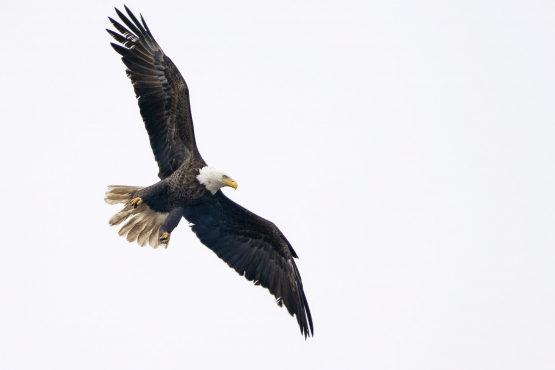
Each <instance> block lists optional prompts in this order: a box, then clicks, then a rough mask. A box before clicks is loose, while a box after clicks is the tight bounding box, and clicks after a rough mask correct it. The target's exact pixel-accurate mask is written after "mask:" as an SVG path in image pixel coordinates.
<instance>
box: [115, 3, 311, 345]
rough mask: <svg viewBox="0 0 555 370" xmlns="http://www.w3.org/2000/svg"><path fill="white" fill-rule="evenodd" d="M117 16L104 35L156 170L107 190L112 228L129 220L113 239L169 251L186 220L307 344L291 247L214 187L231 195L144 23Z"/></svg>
mask: <svg viewBox="0 0 555 370" xmlns="http://www.w3.org/2000/svg"><path fill="white" fill-rule="evenodd" d="M125 10H126V12H127V14H128V16H129V18H131V20H129V18H127V17H126V16H125V15H124V14H123V13H121V12H120V11H119V10H118V9H116V13H117V15H118V16H119V18H120V19H121V21H122V22H123V23H124V24H125V25H126V26H127V27H128V28H126V27H124V26H123V25H121V24H120V23H118V22H116V21H115V20H113V19H112V18H110V17H108V18H109V19H110V22H111V23H112V25H113V26H114V27H115V29H116V30H117V31H118V32H119V33H116V32H114V31H111V30H107V31H108V33H109V34H110V35H111V36H112V37H113V38H114V39H115V40H116V41H117V42H118V43H120V44H122V45H123V46H120V45H117V44H114V43H112V44H111V45H112V47H113V48H114V50H115V51H116V52H118V53H119V54H120V55H121V56H122V58H121V59H122V61H123V63H124V64H125V65H126V66H127V69H126V72H127V77H129V78H130V79H131V82H132V83H133V88H134V90H135V95H136V96H137V99H138V103H139V108H140V111H141V116H142V117H143V121H144V124H145V128H146V130H147V132H148V136H149V139H150V146H151V148H152V151H153V152H154V158H155V159H156V162H157V163H158V168H159V172H158V177H159V178H160V181H159V182H157V183H156V184H154V185H151V186H148V187H138V186H119V185H113V186H109V187H108V190H107V192H106V198H105V201H106V203H108V204H123V205H124V207H123V209H122V210H121V211H120V212H118V213H117V214H115V215H114V216H113V217H112V218H111V219H110V225H119V224H121V223H123V222H124V221H126V220H127V223H125V225H124V226H123V227H122V228H121V229H120V231H119V235H120V236H126V237H127V240H128V241H129V242H134V241H137V243H138V244H139V245H141V246H144V245H146V244H147V243H148V244H150V246H152V247H153V248H158V247H164V248H167V247H168V244H169V242H170V235H171V233H172V231H173V230H174V229H175V227H177V225H178V224H179V221H180V220H181V218H182V217H184V218H185V219H186V220H187V221H188V222H189V223H190V226H191V230H192V231H193V232H194V233H195V234H196V235H197V237H198V238H199V239H200V241H201V242H202V243H203V244H204V245H206V246H207V247H208V248H210V249H211V250H212V251H213V252H214V253H216V255H218V257H220V258H221V259H222V260H223V261H225V262H226V263H227V264H228V265H229V266H230V267H231V268H233V269H235V271H237V272H238V273H239V275H244V276H245V277H246V278H247V279H248V280H250V281H254V283H255V285H262V286H263V287H264V288H267V289H268V290H269V291H270V293H271V294H273V295H274V296H275V297H276V302H277V303H278V305H279V306H280V307H281V306H283V305H285V307H286V308H287V311H289V313H290V314H291V316H293V315H295V316H296V318H297V322H298V324H299V327H300V329H301V334H302V335H304V337H305V338H306V337H307V336H311V335H313V333H314V328H313V324H312V316H311V314H310V309H309V308H308V302H307V300H306V296H305V294H304V291H303V283H302V280H301V275H300V274H299V270H298V269H297V265H296V264H295V260H294V258H298V257H297V254H296V253H295V251H294V250H293V247H292V246H291V244H290V243H289V241H287V239H286V238H285V236H284V235H283V234H282V233H281V231H280V230H279V229H278V228H277V227H276V225H274V224H273V223H272V222H270V221H268V220H265V219H263V218H262V217H260V216H257V215H255V214H254V213H252V212H250V211H249V210H247V209H245V208H243V207H241V206H240V205H238V204H236V203H235V202H233V201H232V200H230V199H229V198H228V197H226V196H225V195H224V194H223V193H222V191H221V190H220V188H222V187H224V186H229V187H232V188H233V189H237V182H236V181H235V180H233V179H232V178H231V177H230V176H229V175H228V174H227V173H225V172H223V171H220V170H218V169H216V168H214V167H211V166H208V165H207V164H206V162H205V161H204V160H203V159H202V157H201V155H200V153H199V150H198V148H197V145H196V142H195V133H194V129H193V119H192V117H191V108H190V102H189V89H188V87H187V84H186V83H185V80H184V79H183V77H182V76H181V73H179V71H178V70H177V67H176V66H175V65H174V64H173V62H172V61H171V59H170V58H169V57H168V56H167V55H166V54H164V52H163V51H162V49H161V48H160V46H159V45H158V43H157V42H156V40H154V37H153V36H152V33H151V32H150V30H149V28H148V26H147V25H146V23H145V20H144V19H143V17H142V16H141V22H139V21H138V20H137V18H136V17H135V16H134V15H133V13H132V12H131V11H130V10H129V9H128V8H127V7H125Z"/></svg>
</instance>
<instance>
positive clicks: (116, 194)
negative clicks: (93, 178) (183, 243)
mask: <svg viewBox="0 0 555 370" xmlns="http://www.w3.org/2000/svg"><path fill="white" fill-rule="evenodd" d="M141 189H143V187H142V186H121V185H110V186H108V190H107V191H106V198H104V201H105V202H106V203H108V204H124V205H125V206H124V207H123V209H122V210H121V211H119V212H118V213H116V214H115V215H114V216H112V218H111V219H110V221H109V223H110V225H112V226H115V225H119V224H121V223H122V222H124V221H125V220H127V219H129V218H130V219H129V221H128V222H127V223H126V224H125V225H123V227H122V228H121V229H120V231H119V232H118V234H119V235H120V236H125V235H127V240H128V241H129V242H134V241H137V243H138V244H139V245H140V246H141V247H144V246H145V245H146V244H147V243H148V244H150V246H151V247H152V248H158V247H160V246H163V247H164V248H167V247H168V244H167V243H166V244H164V243H161V242H160V240H159V238H160V235H159V233H160V226H162V224H163V223H164V222H165V221H166V217H168V214H167V213H160V212H156V211H153V210H151V209H150V207H149V206H147V205H146V204H145V203H142V204H141V205H139V206H138V207H137V208H134V207H133V205H132V204H131V199H133V195H134V194H135V193H136V192H137V191H139V190H141Z"/></svg>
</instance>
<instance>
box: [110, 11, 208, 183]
mask: <svg viewBox="0 0 555 370" xmlns="http://www.w3.org/2000/svg"><path fill="white" fill-rule="evenodd" d="M125 10H126V11H127V14H128V15H129V17H130V18H131V20H132V21H133V22H131V21H130V20H129V19H128V18H127V17H126V16H125V15H123V14H122V13H121V12H120V11H119V10H118V9H116V12H117V14H118V16H119V17H120V19H121V20H122V21H123V23H125V25H126V26H127V27H129V30H128V29H127V28H125V27H124V26H122V25H121V24H119V23H118V22H116V21H115V20H113V19H112V18H110V17H108V18H109V19H110V22H112V24H113V25H114V27H115V28H116V30H118V31H119V32H120V33H119V34H118V33H116V32H113V31H111V30H106V31H108V33H109V34H110V35H111V36H112V37H113V38H114V39H115V40H116V41H117V42H119V43H121V44H122V45H124V46H125V47H122V46H120V45H116V44H114V43H112V47H113V48H114V50H115V51H117V52H118V53H119V54H120V55H121V56H122V58H121V59H122V60H123V63H124V64H125V65H126V66H127V70H126V72H127V76H128V77H129V78H130V79H131V82H132V83H133V88H134V89H135V94H136V95H137V99H138V100H139V108H140V110H141V116H142V117H143V121H144V123H145V127H146V130H147V132H148V136H149V138H150V146H151V147H152V151H153V152H154V157H155V159H156V162H158V168H159V169H160V172H159V173H158V177H160V179H164V178H166V177H168V176H170V175H171V174H172V173H173V172H174V171H175V170H176V169H178V168H179V167H180V166H181V164H182V163H183V162H184V161H185V159H186V158H187V156H189V155H191V154H193V153H198V149H197V146H196V143H195V133H194V130H193V119H192V117H191V104H190V102H189V89H188V87H187V84H186V83H185V80H184V79H183V77H182V76H181V73H179V71H178V70H177V67H176V66H175V65H174V64H173V62H172V61H171V60H170V58H168V57H167V56H166V55H165V54H164V52H163V51H162V49H161V48H160V46H159V45H158V43H157V42H156V41H155V40H154V37H152V34H151V33H150V30H149V29H148V27H147V25H146V23H145V21H144V19H143V17H142V16H141V21H142V24H141V23H140V22H139V21H138V20H137V18H136V17H135V16H134V15H133V13H131V11H130V10H129V9H128V8H127V7H125Z"/></svg>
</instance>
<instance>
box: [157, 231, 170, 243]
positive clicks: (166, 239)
mask: <svg viewBox="0 0 555 370" xmlns="http://www.w3.org/2000/svg"><path fill="white" fill-rule="evenodd" d="M158 240H159V241H160V242H161V243H162V244H168V242H169V241H170V233H163V234H162V236H161V237H160V239H158Z"/></svg>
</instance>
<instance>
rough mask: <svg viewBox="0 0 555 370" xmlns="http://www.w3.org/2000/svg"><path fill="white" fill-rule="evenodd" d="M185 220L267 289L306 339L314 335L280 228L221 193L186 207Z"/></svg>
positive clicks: (205, 241)
mask: <svg viewBox="0 0 555 370" xmlns="http://www.w3.org/2000/svg"><path fill="white" fill-rule="evenodd" d="M207 193H208V192H207ZM184 216H185V218H186V219H187V220H188V221H189V222H191V223H192V224H193V225H192V226H191V229H192V230H193V232H195V234H196V235H197V236H198V238H199V239H200V241H201V242H202V243H203V244H204V245H206V246H207V247H208V248H210V249H212V251H214V252H215V253H216V254H217V255H218V257H220V258H221V259H222V260H224V261H225V262H226V263H227V264H228V265H229V266H230V267H232V268H233V269H235V271H237V272H238V273H239V275H244V276H245V277H246V278H247V279H248V280H250V281H254V282H255V284H256V285H262V286H263V287H264V288H267V289H268V290H269V291H270V293H272V294H273V295H274V296H275V297H276V299H277V302H278V304H279V306H282V305H285V307H287V311H289V313H290V314H291V315H292V316H293V315H295V316H296V317H297V322H298V323H299V326H300V328H301V334H303V335H304V336H305V338H306V337H307V336H309V335H313V333H314V329H313V325H312V316H311V314H310V309H309V308H308V302H307V300H306V296H305V294H304V291H303V283H302V280H301V275H300V274H299V270H298V269H297V266H296V264H295V261H294V260H293V258H297V255H296V253H295V251H294V250H293V248H292V247H291V244H289V242H288V241H287V239H286V238H285V236H284V235H283V234H282V233H281V231H280V230H279V229H278V228H277V227H276V225H274V224H273V223H271V222H270V221H267V220H265V219H263V218H262V217H259V216H257V215H255V214H254V213H252V212H250V211H249V210H247V209H245V208H243V207H241V206H240V205H238V204H237V203H235V202H233V201H232V200H230V199H229V198H227V197H226V196H225V195H224V194H223V193H222V192H221V191H218V192H217V193H216V194H215V195H211V194H207V195H206V196H204V197H203V198H202V201H201V202H199V203H198V204H196V205H194V206H191V207H187V208H186V209H185V211H184Z"/></svg>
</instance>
